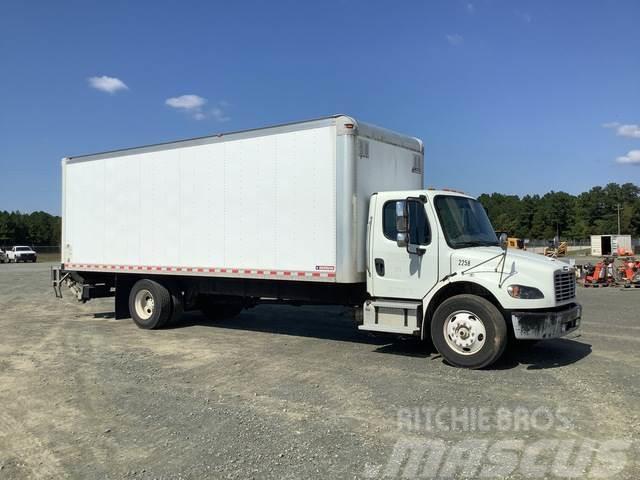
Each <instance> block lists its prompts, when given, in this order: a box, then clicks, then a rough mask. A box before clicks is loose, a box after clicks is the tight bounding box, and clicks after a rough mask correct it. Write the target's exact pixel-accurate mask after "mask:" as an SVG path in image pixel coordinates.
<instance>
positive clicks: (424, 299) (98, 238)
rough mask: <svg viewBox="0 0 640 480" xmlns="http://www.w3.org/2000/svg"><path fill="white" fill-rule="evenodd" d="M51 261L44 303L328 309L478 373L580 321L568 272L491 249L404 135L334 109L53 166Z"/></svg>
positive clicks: (128, 308)
mask: <svg viewBox="0 0 640 480" xmlns="http://www.w3.org/2000/svg"><path fill="white" fill-rule="evenodd" d="M61 255H62V259H61V266H60V268H55V269H54V270H53V283H54V287H55V290H56V294H58V295H61V294H62V290H61V286H62V285H67V286H69V287H70V288H71V289H72V291H73V292H74V293H75V295H76V296H77V298H78V300H81V301H87V300H90V299H92V298H98V297H106V296H113V297H115V315H116V318H125V317H132V318H133V321H134V322H135V323H136V324H137V325H138V326H139V327H141V328H145V329H155V328H160V327H164V326H167V325H169V324H171V323H172V322H174V321H176V320H177V319H178V318H179V317H180V315H181V313H182V312H184V311H188V310H194V309H199V310H201V311H202V312H203V313H204V314H205V315H206V316H207V317H209V318H213V319H218V320H222V319H227V318H231V317H233V316H235V315H237V314H239V313H240V311H241V310H242V309H244V308H250V307H252V306H254V305H257V304H260V303H263V302H271V303H274V302H275V303H285V304H286V303H290V304H296V305H299V304H333V305H343V306H348V307H351V308H353V312H354V319H355V320H356V323H357V324H358V328H359V329H360V330H367V331H373V332H382V333H389V334H400V335H413V336H417V337H420V338H422V339H431V340H432V341H433V344H434V345H435V347H436V348H437V350H438V351H439V352H440V354H441V355H442V356H443V357H444V359H445V360H446V361H448V362H449V363H451V364H453V365H456V366H459V367H467V368H481V367H484V366H487V365H490V364H491V363H493V362H494V361H495V360H496V359H498V357H500V355H501V354H502V353H503V351H504V349H505V346H506V344H507V342H517V341H518V340H539V339H548V338H556V337H560V336H563V335H566V334H567V333H569V332H571V331H573V330H575V329H577V328H578V326H579V322H580V318H581V307H580V305H578V304H577V303H576V298H575V285H576V283H575V274H574V272H573V271H572V269H571V268H570V267H569V266H568V265H567V264H565V263H563V262H561V261H559V260H556V259H549V258H544V257H542V256H539V255H534V254H531V253H527V252H523V251H518V250H509V249H506V248H505V247H504V246H503V245H501V244H500V242H499V239H498V238H496V234H495V232H494V229H493V227H492V226H491V223H490V222H489V219H488V218H487V215H486V213H485V210H484V209H483V207H482V206H481V205H480V203H479V202H478V201H477V200H475V199H474V198H472V197H470V196H468V195H465V194H463V193H459V192H455V191H451V190H432V189H425V188H424V149H423V144H422V142H421V141H420V140H418V139H416V138H413V137H409V136H405V135H400V134H398V133H395V132H392V131H389V130H386V129H383V128H379V127H376V126H373V125H369V124H366V123H363V122H358V121H356V119H354V118H352V117H349V116H346V115H336V116H332V117H327V118H321V119H316V120H310V121H303V122H297V123H290V124H285V125H277V126H272V127H266V128H259V129H254V130H246V131H239V132H233V133H226V134H219V135H213V136H208V137H201V138H194V139H190V140H183V141H177V142H171V143H164V144H159V145H149V146H142V147H137V148H130V149H124V150H116V151H110V152H105V153H97V154H93V155H84V156H77V157H68V158H65V159H63V161H62V254H61Z"/></svg>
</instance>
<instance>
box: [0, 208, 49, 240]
mask: <svg viewBox="0 0 640 480" xmlns="http://www.w3.org/2000/svg"><path fill="white" fill-rule="evenodd" d="M60 232H61V218H60V217H58V216H55V215H51V214H49V213H46V212H33V213H20V212H7V211H2V210H0V246H5V247H10V246H13V245H32V246H37V245H60Z"/></svg>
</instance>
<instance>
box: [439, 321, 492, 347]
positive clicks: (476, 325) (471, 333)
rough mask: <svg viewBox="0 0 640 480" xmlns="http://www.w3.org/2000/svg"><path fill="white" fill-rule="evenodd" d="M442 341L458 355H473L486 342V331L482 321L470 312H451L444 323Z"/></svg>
mask: <svg viewBox="0 0 640 480" xmlns="http://www.w3.org/2000/svg"><path fill="white" fill-rule="evenodd" d="M443 333H444V339H445V340H446V342H447V345H449V347H450V348H451V349H452V350H453V351H454V352H456V353H458V354H460V355H473V354H474V353H477V352H478V351H480V350H481V349H482V347H483V346H484V344H485V342H486V341H487V331H486V329H485V327H484V323H483V322H482V320H481V319H480V318H479V317H478V316H477V315H476V314H475V313H472V312H469V311H467V310H459V311H457V312H453V313H452V314H451V315H449V316H448V317H447V320H446V321H445V322H444V332H443Z"/></svg>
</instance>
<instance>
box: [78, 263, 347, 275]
mask: <svg viewBox="0 0 640 480" xmlns="http://www.w3.org/2000/svg"><path fill="white" fill-rule="evenodd" d="M66 266H67V268H83V269H91V268H94V269H101V270H123V271H139V270H142V271H148V272H149V271H155V272H200V273H227V274H228V273H235V274H241V275H275V276H285V277H291V276H297V277H316V278H317V277H324V278H327V277H328V278H335V277H336V274H335V272H318V271H292V270H283V271H278V270H253V269H249V268H218V267H177V266H160V265H106V264H105V265H103V264H86V263H69V264H66Z"/></svg>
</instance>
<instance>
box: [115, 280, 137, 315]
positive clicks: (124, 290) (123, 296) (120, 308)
mask: <svg viewBox="0 0 640 480" xmlns="http://www.w3.org/2000/svg"><path fill="white" fill-rule="evenodd" d="M115 283H116V299H115V303H116V305H115V307H116V311H115V314H116V320H120V319H122V318H131V313H129V293H130V292H131V287H132V286H133V280H132V279H130V278H127V277H125V276H121V275H116V282H115Z"/></svg>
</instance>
